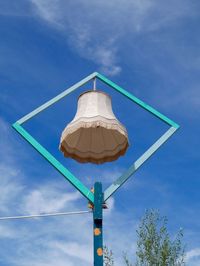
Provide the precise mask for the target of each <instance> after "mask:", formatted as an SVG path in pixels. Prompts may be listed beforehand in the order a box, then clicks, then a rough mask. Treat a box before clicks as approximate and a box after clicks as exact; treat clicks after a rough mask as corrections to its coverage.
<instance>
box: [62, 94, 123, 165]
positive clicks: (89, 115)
mask: <svg viewBox="0 0 200 266" xmlns="http://www.w3.org/2000/svg"><path fill="white" fill-rule="evenodd" d="M59 148H60V150H61V151H62V152H63V154H64V156H65V157H71V158H73V159H75V160H77V161H78V162H81V163H86V162H91V163H96V164H101V163H104V162H110V161H114V160H116V159H117V158H118V157H119V156H121V155H124V154H125V152H126V150H127V148H128V136H127V131H126V128H125V127H124V126H123V125H122V124H121V123H120V122H119V121H118V120H117V118H116V117H115V115H114V114H113V111H112V105H111V98H110V96H109V95H108V94H106V93H104V92H102V91H97V90H91V91H86V92H84V93H83V94H81V95H80V96H79V99H78V108H77V112H76V115H75V117H74V119H73V120H72V121H71V122H70V123H69V124H68V125H67V127H66V128H65V129H64V131H63V132H62V136H61V140H60V146H59Z"/></svg>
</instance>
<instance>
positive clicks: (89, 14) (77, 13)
mask: <svg viewBox="0 0 200 266" xmlns="http://www.w3.org/2000/svg"><path fill="white" fill-rule="evenodd" d="M30 1H31V2H32V4H33V6H34V7H35V12H36V14H37V15H39V16H40V17H41V18H42V19H44V20H45V21H46V22H48V23H49V24H50V25H51V26H53V27H55V28H57V29H58V30H60V31H61V32H63V34H65V36H66V37H67V40H68V43H69V44H70V46H71V47H72V49H73V50H75V51H76V52H78V53H79V55H80V56H82V57H83V58H86V59H88V60H91V61H93V62H95V63H96V64H97V65H98V66H100V70H101V71H102V72H103V73H105V74H107V75H110V76H114V75H117V74H119V73H120V71H121V66H120V56H119V55H118V54H119V53H120V49H122V47H121V46H122V41H123V39H126V41H131V42H132V41H134V40H133V38H130V37H133V36H134V35H137V34H138V33H140V32H145V31H155V30H158V29H160V27H163V26H165V25H168V24H170V23H172V22H174V21H175V20H177V19H179V18H182V17H184V16H190V15H191V13H192V12H191V10H190V9H191V8H190V7H191V6H190V5H189V4H188V2H187V1H179V0H178V1H176V2H175V3H174V1H171V3H169V2H168V3H165V2H163V1H162V2H160V1H157V0H142V1H141V0H140V1H139V0H134V1H129V0H123V1H121V0H118V1H106V0H103V1H93V2H91V1H89V0H84V1H83V0H78V1H70V0H69V1H67V2H66V1H64V0H56V1H53V2H52V1H50V0H30ZM189 10H190V12H189ZM124 48H125V47H124ZM130 56H131V54H130Z"/></svg>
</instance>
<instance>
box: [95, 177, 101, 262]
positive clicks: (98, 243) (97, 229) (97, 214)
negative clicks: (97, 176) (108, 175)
mask: <svg viewBox="0 0 200 266" xmlns="http://www.w3.org/2000/svg"><path fill="white" fill-rule="evenodd" d="M102 204H103V193H102V183H100V182H96V183H95V184H94V208H93V225H94V232H93V233H94V266H103V211H102Z"/></svg>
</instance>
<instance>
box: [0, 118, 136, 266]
mask: <svg viewBox="0 0 200 266" xmlns="http://www.w3.org/2000/svg"><path fill="white" fill-rule="evenodd" d="M0 122H1V127H0V130H1V132H2V131H4V132H6V133H7V134H4V135H3V136H4V139H3V141H1V144H0V153H2V154H3V153H4V152H6V156H5V157H2V160H1V174H2V176H1V179H0V216H13V215H15V214H17V215H23V214H27V213H31V214H33V213H40V212H43V213H44V212H57V211H73V210H77V209H78V210H79V209H83V210H84V209H86V206H87V202H86V201H84V200H81V201H80V200H79V199H80V197H81V195H80V194H79V193H78V192H71V191H69V190H66V188H67V187H63V183H62V181H63V180H62V179H61V180H62V181H61V182H58V181H54V179H51V178H50V177H49V179H48V181H47V182H44V181H43V182H42V184H37V183H34V182H33V178H32V177H31V176H30V173H29V178H31V180H32V182H31V186H30V183H28V184H27V179H26V168H25V169H23V168H22V166H21V164H20V161H19V160H17V158H16V156H15V152H14V153H13V149H12V148H11V147H13V146H12V142H13V141H14V140H13V139H12V136H11V135H10V134H9V130H8V129H9V127H8V125H7V123H6V122H5V121H3V120H0ZM1 148H2V149H1ZM16 160H17V161H16ZM38 171H39V170H38ZM116 171H117V170H116ZM34 174H35V172H34ZM106 175H107V174H106ZM108 206H109V209H108V210H105V215H104V216H105V231H106V232H105V233H106V234H105V238H104V239H105V242H106V244H107V245H108V246H110V247H111V248H112V249H113V250H114V252H115V258H116V265H117V263H118V261H119V263H120V261H121V257H122V251H123V249H124V247H126V246H128V245H129V246H131V244H132V242H133V240H132V239H129V238H127V230H128V231H130V228H132V229H133V228H134V222H131V224H132V225H131V226H130V222H129V228H128V229H127V228H126V226H122V225H124V224H125V223H126V219H127V216H126V215H124V214H122V213H118V212H117V210H116V209H115V208H114V199H112V198H111V199H110V200H109V202H108ZM111 214H112V215H111ZM116 221H120V222H119V223H118V222H116ZM92 238H93V226H92V215H91V214H84V215H76V216H62V217H51V218H36V219H31V220H30V219H29V220H12V221H0V243H1V250H0V258H1V259H0V263H1V261H3V262H4V263H5V265H12V266H27V265H30V266H47V265H48V266H51V265H58V266H64V265H68V266H76V265H80V266H86V265H88V264H92V262H93V251H92V247H93V244H92V243H93V239H92ZM119 239H120V242H119V241H118V240H119ZM119 265H120V264H119Z"/></svg>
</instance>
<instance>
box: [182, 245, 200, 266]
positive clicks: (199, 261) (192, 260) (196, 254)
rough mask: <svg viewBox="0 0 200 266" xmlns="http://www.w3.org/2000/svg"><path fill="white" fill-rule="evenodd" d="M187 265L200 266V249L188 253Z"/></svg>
mask: <svg viewBox="0 0 200 266" xmlns="http://www.w3.org/2000/svg"><path fill="white" fill-rule="evenodd" d="M185 260H186V263H188V265H190V266H199V265H200V248H195V249H192V250H190V251H188V252H187V253H186V257H185Z"/></svg>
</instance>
